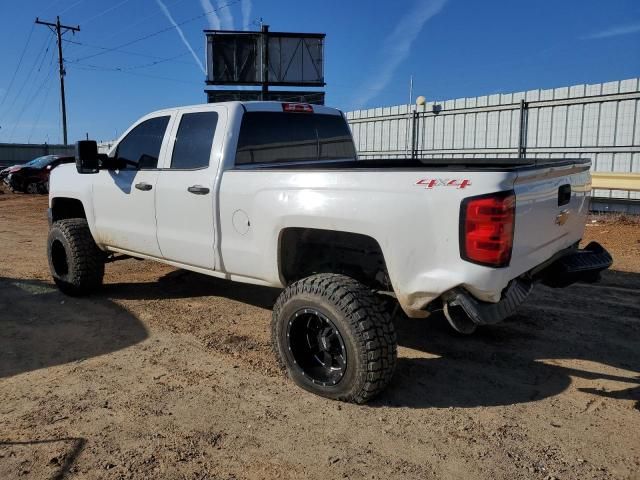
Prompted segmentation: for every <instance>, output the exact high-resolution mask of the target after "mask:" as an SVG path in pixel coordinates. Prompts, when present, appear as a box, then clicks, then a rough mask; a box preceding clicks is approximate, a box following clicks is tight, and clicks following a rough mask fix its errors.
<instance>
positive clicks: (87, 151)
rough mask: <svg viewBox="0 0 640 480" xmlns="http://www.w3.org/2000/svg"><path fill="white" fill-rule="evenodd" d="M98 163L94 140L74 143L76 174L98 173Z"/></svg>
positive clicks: (96, 145) (96, 146) (96, 147)
mask: <svg viewBox="0 0 640 480" xmlns="http://www.w3.org/2000/svg"><path fill="white" fill-rule="evenodd" d="M99 167H100V161H99V156H98V144H97V143H96V142H95V140H80V141H79V142H76V170H78V173H98V169H99Z"/></svg>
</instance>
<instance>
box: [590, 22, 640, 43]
mask: <svg viewBox="0 0 640 480" xmlns="http://www.w3.org/2000/svg"><path fill="white" fill-rule="evenodd" d="M638 32H640V22H638V23H632V24H630V25H618V26H615V27H611V28H608V29H606V30H602V31H600V32H596V33H592V34H591V35H587V36H586V37H584V39H586V40H595V39H598V38H610V37H619V36H621V35H631V34H633V33H638Z"/></svg>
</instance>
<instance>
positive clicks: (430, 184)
mask: <svg viewBox="0 0 640 480" xmlns="http://www.w3.org/2000/svg"><path fill="white" fill-rule="evenodd" d="M415 185H416V186H417V187H424V188H427V189H432V188H434V187H455V188H460V189H462V188H466V187H468V186H470V185H471V180H468V179H466V178H465V179H462V180H460V179H458V178H421V179H420V180H418V181H417V182H416V183H415Z"/></svg>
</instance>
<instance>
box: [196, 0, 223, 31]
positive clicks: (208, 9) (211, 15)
mask: <svg viewBox="0 0 640 480" xmlns="http://www.w3.org/2000/svg"><path fill="white" fill-rule="evenodd" d="M200 5H202V9H203V10H204V11H205V13H206V14H207V20H208V21H209V28H210V29H211V30H220V28H221V25H220V17H219V16H218V14H217V13H216V11H215V9H214V8H213V5H211V2H210V1H209V0H200Z"/></svg>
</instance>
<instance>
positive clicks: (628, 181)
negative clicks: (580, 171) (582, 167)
mask: <svg viewBox="0 0 640 480" xmlns="http://www.w3.org/2000/svg"><path fill="white" fill-rule="evenodd" d="M591 187H592V188H602V189H606V190H630V191H636V192H640V173H622V172H607V173H604V172H591Z"/></svg>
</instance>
